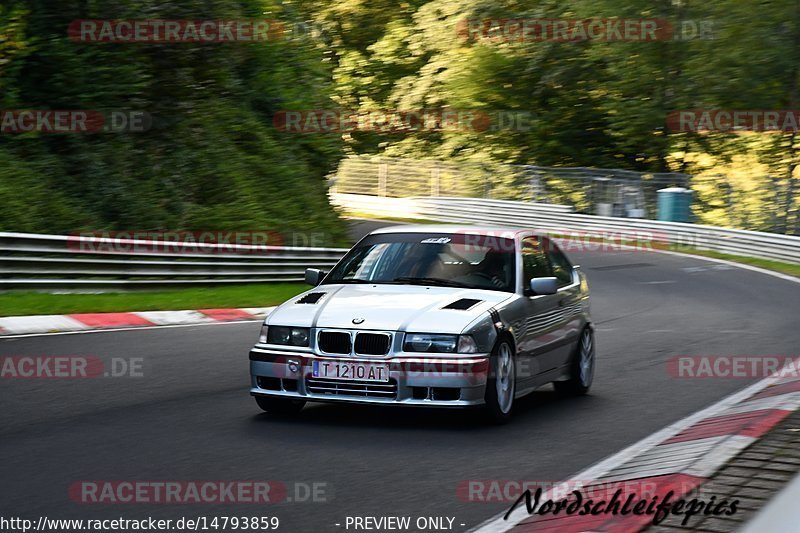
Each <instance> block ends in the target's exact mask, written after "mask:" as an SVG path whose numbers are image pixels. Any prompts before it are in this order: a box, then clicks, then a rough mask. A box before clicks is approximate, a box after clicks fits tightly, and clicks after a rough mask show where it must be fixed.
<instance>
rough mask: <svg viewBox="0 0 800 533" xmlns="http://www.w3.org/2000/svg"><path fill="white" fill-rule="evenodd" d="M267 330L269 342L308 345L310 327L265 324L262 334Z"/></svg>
mask: <svg viewBox="0 0 800 533" xmlns="http://www.w3.org/2000/svg"><path fill="white" fill-rule="evenodd" d="M264 330H266V337H267V340H266V342H267V343H268V344H283V345H286V346H308V335H309V328H293V327H289V326H269V327H267V326H264V327H263V328H261V332H262V335H263V333H264Z"/></svg>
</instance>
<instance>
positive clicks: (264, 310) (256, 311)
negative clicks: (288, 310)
mask: <svg viewBox="0 0 800 533" xmlns="http://www.w3.org/2000/svg"><path fill="white" fill-rule="evenodd" d="M273 309H275V307H274V306H273V307H240V308H239V310H240V311H244V312H245V313H250V314H251V315H253V316H258V317H262V318H263V317H265V316H267V315H268V314H269V313H270V311H272V310H273Z"/></svg>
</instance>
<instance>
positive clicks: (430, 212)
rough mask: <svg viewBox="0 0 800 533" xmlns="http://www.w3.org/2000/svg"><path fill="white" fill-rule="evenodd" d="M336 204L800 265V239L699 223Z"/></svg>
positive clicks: (405, 201) (492, 203)
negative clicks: (638, 239)
mask: <svg viewBox="0 0 800 533" xmlns="http://www.w3.org/2000/svg"><path fill="white" fill-rule="evenodd" d="M331 202H332V203H333V204H334V205H336V206H338V207H339V208H340V209H341V210H343V211H345V212H358V213H362V214H363V213H371V214H374V215H379V216H380V215H383V216H397V215H396V214H395V213H397V212H402V213H405V215H404V216H406V217H412V218H422V219H427V220H431V221H440V222H450V223H460V224H477V225H489V226H503V227H509V228H519V227H528V228H532V229H535V230H538V231H542V232H546V233H553V234H563V233H566V232H575V231H577V232H581V234H582V235H588V236H595V237H598V238H608V237H609V235H611V236H613V235H614V234H616V235H621V234H626V235H634V234H637V232H638V233H639V234H644V233H646V234H647V235H645V237H648V236H649V237H650V238H652V239H653V240H656V241H662V242H664V243H665V244H667V245H670V246H672V247H677V248H680V247H683V246H686V247H691V248H696V249H699V250H709V251H716V252H722V253H728V254H733V255H741V256H746V257H757V258H762V259H772V260H776V261H784V262H789V263H798V264H800V237H796V236H790V235H778V234H772V233H759V232H756V231H747V230H737V229H727V228H719V227H715V226H703V225H699V224H684V223H679V222H660V221H656V220H641V219H628V218H615V217H601V216H594V215H582V214H577V213H574V212H572V209H571V208H570V207H569V206H557V205H556V206H554V205H547V204H536V203H528V202H517V201H503V200H486V199H477V198H457V197H451V198H444V197H438V198H434V197H411V198H380V197H375V196H362V195H352V194H338V193H332V194H331Z"/></svg>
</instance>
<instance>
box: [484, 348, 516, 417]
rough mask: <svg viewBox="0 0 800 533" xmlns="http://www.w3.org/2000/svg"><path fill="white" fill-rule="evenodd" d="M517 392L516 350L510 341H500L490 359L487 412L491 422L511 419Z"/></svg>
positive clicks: (487, 382)
mask: <svg viewBox="0 0 800 533" xmlns="http://www.w3.org/2000/svg"><path fill="white" fill-rule="evenodd" d="M515 392H516V371H515V368H514V352H513V350H512V349H511V345H510V344H509V343H508V341H505V340H501V341H499V342H498V343H497V344H496V345H495V347H494V350H493V351H492V355H491V357H490V359H489V377H488V379H487V381H486V396H485V400H486V407H485V409H486V414H487V416H488V418H489V420H490V421H491V422H494V423H495V424H505V423H506V422H508V421H509V420H510V419H511V411H512V409H513V408H514V393H515Z"/></svg>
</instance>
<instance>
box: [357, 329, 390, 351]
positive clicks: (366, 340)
mask: <svg viewBox="0 0 800 533" xmlns="http://www.w3.org/2000/svg"><path fill="white" fill-rule="evenodd" d="M391 338H392V337H391V336H390V335H389V334H388V333H358V334H357V335H356V350H355V352H356V353H357V354H360V355H386V354H387V353H389V343H390V341H391Z"/></svg>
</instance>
